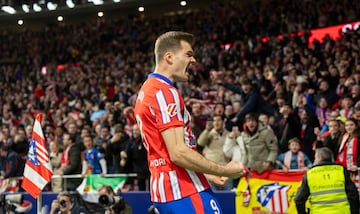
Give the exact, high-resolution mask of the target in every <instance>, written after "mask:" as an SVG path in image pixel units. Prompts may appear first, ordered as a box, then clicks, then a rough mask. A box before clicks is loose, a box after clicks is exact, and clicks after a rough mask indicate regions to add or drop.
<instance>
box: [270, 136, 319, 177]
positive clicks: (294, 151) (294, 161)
mask: <svg viewBox="0 0 360 214" xmlns="http://www.w3.org/2000/svg"><path fill="white" fill-rule="evenodd" d="M300 149H301V141H300V140H299V139H298V138H292V139H290V140H289V151H287V152H285V153H281V154H280V155H279V156H278V157H277V158H276V163H277V165H278V166H279V167H280V168H281V169H282V170H283V171H284V172H288V171H289V170H292V169H298V170H306V169H309V168H310V167H311V166H312V163H311V161H310V159H309V158H308V157H307V155H306V154H304V153H303V152H302V151H300Z"/></svg>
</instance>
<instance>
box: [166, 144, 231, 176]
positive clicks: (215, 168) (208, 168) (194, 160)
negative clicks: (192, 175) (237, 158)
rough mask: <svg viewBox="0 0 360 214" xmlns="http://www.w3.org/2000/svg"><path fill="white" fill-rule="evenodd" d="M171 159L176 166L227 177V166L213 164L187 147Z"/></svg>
mask: <svg viewBox="0 0 360 214" xmlns="http://www.w3.org/2000/svg"><path fill="white" fill-rule="evenodd" d="M171 159H172V161H173V162H174V163H175V164H177V165H179V166H181V167H184V168H186V169H190V170H192V171H196V172H203V173H206V174H212V175H219V176H226V175H225V174H226V173H225V166H223V165H219V164H217V163H215V162H212V161H210V160H208V159H206V158H205V157H203V156H202V155H200V154H199V153H198V152H196V151H194V150H192V149H190V148H187V147H184V149H183V150H179V151H178V152H177V153H176V154H174V155H172V156H171Z"/></svg>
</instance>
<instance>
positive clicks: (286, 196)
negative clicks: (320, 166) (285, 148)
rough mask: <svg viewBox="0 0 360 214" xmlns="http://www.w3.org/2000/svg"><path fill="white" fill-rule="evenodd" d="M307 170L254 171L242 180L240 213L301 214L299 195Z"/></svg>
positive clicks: (237, 198) (238, 188)
mask: <svg viewBox="0 0 360 214" xmlns="http://www.w3.org/2000/svg"><path fill="white" fill-rule="evenodd" d="M305 173H306V171H297V172H281V171H275V170H272V171H265V172H263V173H262V174H258V173H256V172H255V171H252V172H251V175H248V177H243V178H241V179H240V182H239V185H238V187H237V190H236V199H235V200H236V213H241V214H255V213H256V214H286V213H288V214H293V213H297V211H296V205H295V201H294V198H295V194H296V191H297V189H298V188H299V186H300V184H301V179H302V177H303V176H304V174H305Z"/></svg>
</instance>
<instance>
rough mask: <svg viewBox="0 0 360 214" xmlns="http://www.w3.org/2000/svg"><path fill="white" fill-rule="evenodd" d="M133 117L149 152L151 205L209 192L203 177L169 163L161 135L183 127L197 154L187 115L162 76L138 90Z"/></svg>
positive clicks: (186, 139) (157, 75) (152, 76)
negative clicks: (170, 129) (169, 129)
mask: <svg viewBox="0 0 360 214" xmlns="http://www.w3.org/2000/svg"><path fill="white" fill-rule="evenodd" d="M134 112H135V117H136V121H137V123H138V125H139V128H140V131H141V137H142V141H143V143H144V145H145V147H146V148H147V151H148V165H149V169H150V172H151V179H150V189H151V199H152V201H153V202H160V203H162V202H169V201H174V200H179V199H182V198H184V197H186V196H189V195H191V194H194V193H196V192H201V191H204V190H206V189H208V188H209V183H208V182H207V180H206V178H205V176H204V174H203V173H198V172H194V171H191V170H188V169H185V168H183V167H180V166H178V165H176V164H175V163H173V162H172V161H171V160H170V157H169V153H168V151H167V148H166V145H165V142H164V139H163V138H162V135H161V132H162V131H164V130H166V129H168V128H173V127H179V126H182V127H184V131H185V136H184V140H185V144H186V145H187V146H188V147H190V148H191V149H193V150H196V139H195V135H194V134H193V133H192V131H191V129H190V114H189V112H188V111H187V110H186V108H185V105H184V100H183V98H182V96H181V95H180V93H179V91H178V90H177V89H176V88H175V87H174V85H173V83H172V82H171V81H170V80H169V79H168V78H166V77H165V76H163V75H160V74H156V73H152V74H150V75H149V77H148V79H147V80H146V81H145V83H144V84H143V86H142V87H141V89H140V91H139V94H138V97H137V100H136V104H135V109H134Z"/></svg>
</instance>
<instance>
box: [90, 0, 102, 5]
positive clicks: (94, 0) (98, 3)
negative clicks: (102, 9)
mask: <svg viewBox="0 0 360 214" xmlns="http://www.w3.org/2000/svg"><path fill="white" fill-rule="evenodd" d="M88 2H92V3H93V4H94V5H102V4H104V1H103V0H88Z"/></svg>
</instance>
